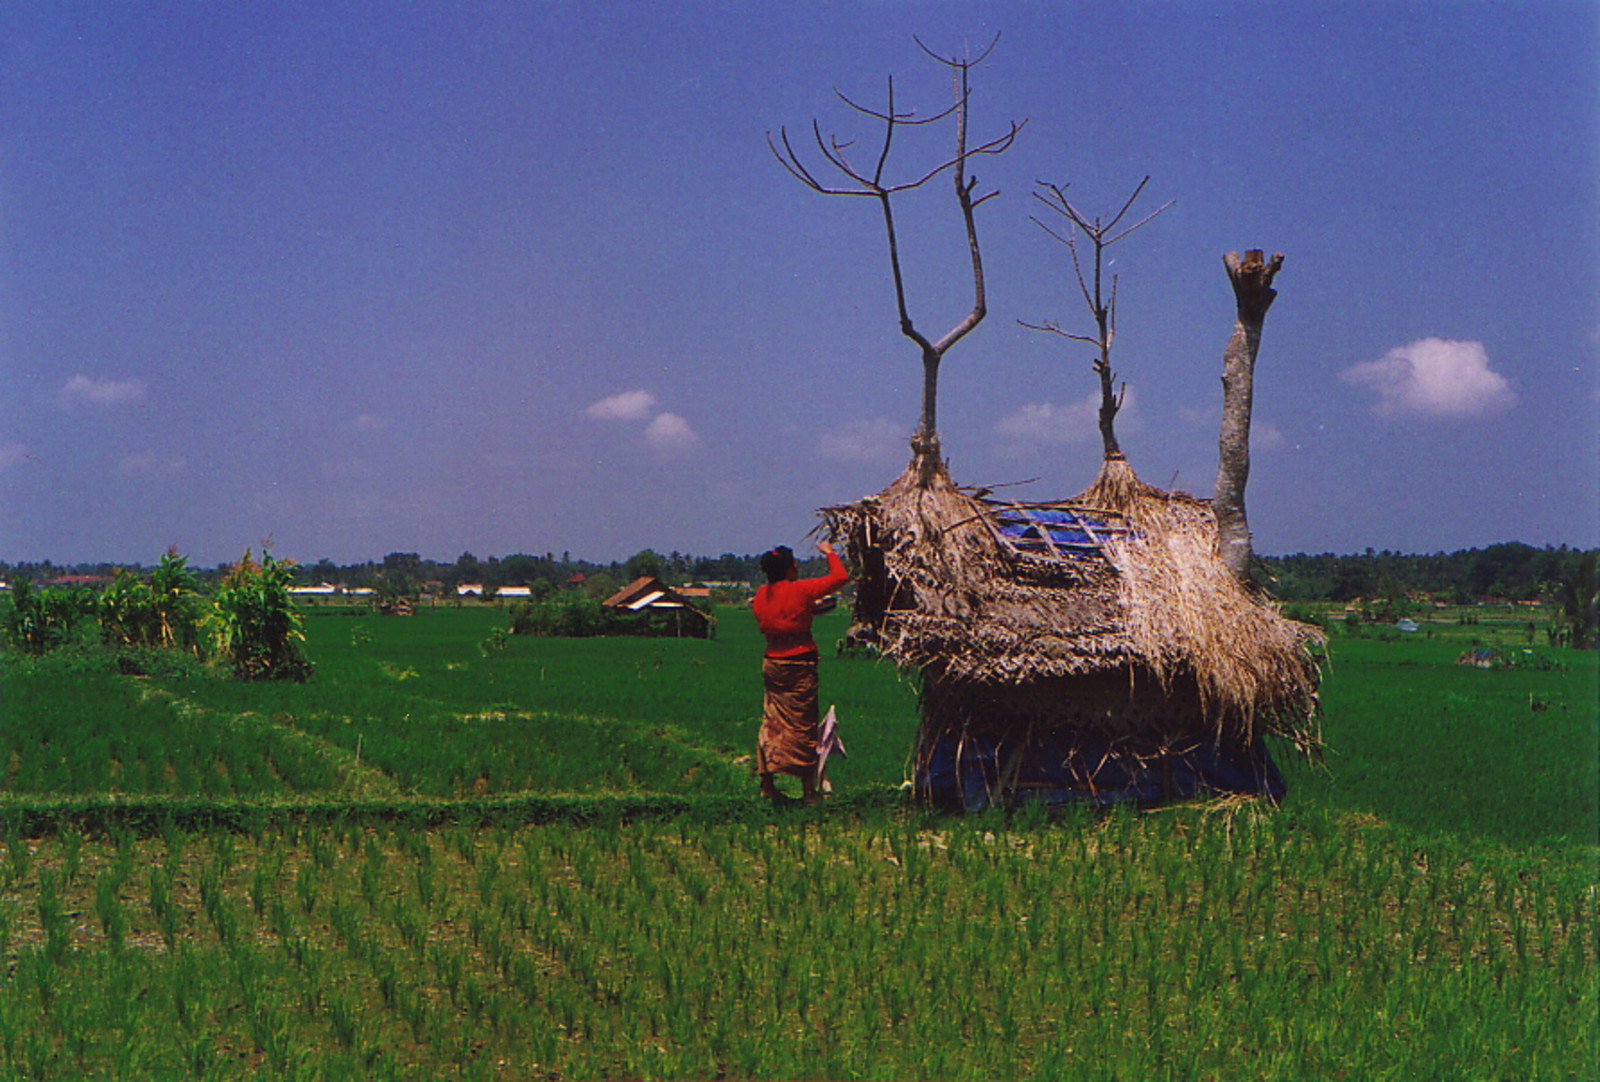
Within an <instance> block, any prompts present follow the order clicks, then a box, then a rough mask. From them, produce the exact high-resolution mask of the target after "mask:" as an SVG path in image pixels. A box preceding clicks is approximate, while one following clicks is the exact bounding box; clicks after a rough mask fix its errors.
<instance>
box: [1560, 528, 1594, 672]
mask: <svg viewBox="0 0 1600 1082" xmlns="http://www.w3.org/2000/svg"><path fill="white" fill-rule="evenodd" d="M1596 561H1597V554H1596V553H1593V552H1590V553H1586V554H1585V555H1584V557H1583V559H1581V560H1579V561H1578V564H1577V566H1576V567H1574V568H1573V569H1572V571H1571V572H1570V573H1569V574H1567V575H1565V576H1563V577H1562V578H1561V580H1560V581H1559V582H1557V583H1554V584H1552V586H1551V589H1550V593H1551V596H1552V598H1553V600H1554V601H1555V602H1556V626H1555V631H1556V634H1555V636H1554V637H1555V638H1559V639H1560V640H1562V641H1563V642H1564V644H1565V645H1567V646H1571V647H1573V648H1574V649H1577V650H1588V649H1590V648H1592V647H1594V646H1597V645H1600V636H1597V635H1596V625H1597V623H1600V575H1597V573H1596Z"/></svg>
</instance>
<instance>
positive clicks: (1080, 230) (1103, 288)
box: [1023, 177, 1172, 459]
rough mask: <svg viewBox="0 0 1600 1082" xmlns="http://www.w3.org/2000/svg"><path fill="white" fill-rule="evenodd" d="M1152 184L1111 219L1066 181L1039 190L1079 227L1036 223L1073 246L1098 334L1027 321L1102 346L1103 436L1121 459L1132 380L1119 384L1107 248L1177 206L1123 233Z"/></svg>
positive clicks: (1096, 365) (1098, 369) (1108, 451)
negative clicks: (1091, 210) (1090, 209)
mask: <svg viewBox="0 0 1600 1082" xmlns="http://www.w3.org/2000/svg"><path fill="white" fill-rule="evenodd" d="M1148 183H1150V178H1149V177H1145V178H1144V179H1143V180H1141V181H1139V183H1138V184H1136V185H1134V188H1133V192H1132V193H1131V194H1130V195H1129V196H1128V198H1127V199H1125V200H1124V201H1123V202H1122V205H1121V206H1120V207H1118V208H1117V212H1116V213H1115V214H1113V215H1112V216H1111V218H1110V220H1109V221H1106V220H1102V219H1100V218H1092V219H1091V218H1090V217H1089V216H1088V215H1086V214H1084V213H1083V212H1081V211H1080V210H1078V208H1077V207H1075V206H1073V205H1072V201H1071V200H1069V199H1068V198H1067V194H1066V188H1065V187H1064V186H1063V185H1059V184H1051V183H1049V182H1048V181H1040V182H1039V187H1040V188H1041V189H1043V190H1042V191H1036V192H1034V193H1033V195H1034V198H1035V199H1037V200H1039V202H1041V203H1043V204H1044V205H1045V206H1047V207H1049V208H1050V209H1051V210H1053V211H1055V212H1056V213H1057V214H1060V215H1062V216H1063V217H1065V218H1066V219H1067V220H1068V221H1069V222H1071V223H1072V226H1073V229H1074V230H1075V231H1076V234H1077V235H1074V233H1073V232H1071V231H1068V232H1066V233H1065V234H1064V235H1063V233H1058V232H1056V231H1055V230H1054V229H1052V228H1050V226H1049V225H1047V224H1046V223H1044V222H1042V221H1040V220H1039V219H1038V218H1034V219H1033V222H1034V224H1035V225H1037V226H1038V227H1039V228H1040V229H1042V230H1044V231H1045V232H1046V233H1048V234H1049V235H1050V236H1051V237H1052V238H1054V239H1055V240H1057V241H1060V242H1061V243H1062V244H1065V245H1066V246H1067V251H1068V252H1069V253H1070V254H1071V256H1072V274H1073V278H1074V279H1075V280H1076V281H1077V283H1078V292H1079V293H1080V294H1082V296H1083V300H1084V303H1085V305H1087V306H1088V309H1089V313H1090V315H1091V316H1093V317H1094V323H1095V332H1096V333H1095V335H1094V336H1093V337H1090V336H1088V335H1076V334H1067V333H1066V332H1064V331H1062V330H1060V328H1059V327H1058V326H1057V325H1056V324H1054V323H1052V322H1049V321H1046V322H1045V323H1043V324H1038V325H1035V324H1029V323H1024V324H1023V326H1024V327H1030V328H1031V329H1033V330H1044V331H1052V332H1054V333H1056V334H1060V335H1061V336H1062V337H1065V338H1070V339H1072V340H1073V341H1075V342H1083V343H1085V344H1087V345H1091V346H1094V347H1095V348H1096V350H1097V353H1098V356H1096V357H1095V359H1094V362H1093V365H1092V366H1091V367H1092V368H1093V370H1094V372H1095V374H1096V375H1097V376H1099V378H1100V418H1099V420H1100V436H1101V440H1102V442H1103V443H1104V446H1105V455H1106V457H1107V458H1108V459H1109V458H1119V457H1121V454H1122V452H1121V450H1120V448H1119V447H1118V445H1117V438H1116V430H1115V420H1116V416H1117V412H1118V411H1119V410H1121V409H1122V403H1123V399H1124V396H1125V394H1126V391H1127V384H1125V383H1124V384H1123V385H1122V388H1121V389H1120V390H1118V389H1117V388H1116V382H1115V381H1116V372H1115V371H1114V370H1113V369H1112V367H1111V347H1112V344H1113V342H1114V341H1115V340H1116V335H1117V286H1118V280H1117V276H1116V275H1114V274H1113V275H1112V276H1111V281H1110V283H1109V290H1108V289H1107V283H1106V281H1105V273H1104V272H1105V253H1106V249H1107V248H1110V247H1111V246H1112V245H1113V244H1116V243H1117V242H1118V241H1120V240H1123V239H1124V238H1126V237H1127V236H1128V235H1129V234H1131V233H1133V232H1134V231H1135V230H1138V229H1139V228H1141V227H1143V226H1144V225H1146V224H1148V223H1149V222H1150V221H1151V220H1153V219H1154V218H1155V217H1156V216H1157V215H1159V214H1160V213H1161V212H1162V211H1164V210H1166V209H1167V208H1168V207H1170V206H1172V202H1171V201H1168V202H1166V203H1164V204H1162V205H1161V206H1159V207H1157V208H1156V209H1155V210H1154V211H1152V212H1151V213H1149V214H1147V215H1145V216H1144V217H1143V218H1141V219H1140V220H1139V221H1137V222H1135V223H1134V224H1133V225H1131V226H1129V227H1127V228H1126V229H1124V230H1122V231H1121V232H1117V227H1118V225H1120V224H1121V222H1122V220H1123V218H1125V217H1126V216H1127V214H1128V212H1129V211H1130V210H1131V209H1133V205H1134V203H1135V202H1137V201H1138V199H1139V195H1140V193H1142V192H1143V191H1144V189H1145V185H1147V184H1148ZM1079 239H1086V240H1087V241H1088V242H1089V244H1090V246H1091V247H1092V248H1093V250H1094V253H1093V265H1092V267H1091V269H1090V270H1089V271H1088V272H1087V273H1086V272H1085V270H1084V265H1083V261H1082V260H1081V259H1080V258H1079V256H1078V244H1077V242H1078V240H1079Z"/></svg>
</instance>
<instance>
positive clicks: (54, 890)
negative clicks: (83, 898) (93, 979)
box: [38, 871, 72, 965]
mask: <svg viewBox="0 0 1600 1082" xmlns="http://www.w3.org/2000/svg"><path fill="white" fill-rule="evenodd" d="M38 914H39V928H40V930H41V931H42V932H43V933H44V957H45V958H46V959H47V960H48V961H49V962H50V964H51V965H60V964H62V963H63V962H65V961H66V960H67V953H68V952H69V951H70V950H71V949H72V925H71V924H70V923H69V920H70V918H69V917H68V916H67V913H66V908H65V907H64V906H63V905H62V902H61V881H60V879H59V878H58V877H57V876H56V875H55V873H53V872H50V871H43V872H40V873H39V884H38Z"/></svg>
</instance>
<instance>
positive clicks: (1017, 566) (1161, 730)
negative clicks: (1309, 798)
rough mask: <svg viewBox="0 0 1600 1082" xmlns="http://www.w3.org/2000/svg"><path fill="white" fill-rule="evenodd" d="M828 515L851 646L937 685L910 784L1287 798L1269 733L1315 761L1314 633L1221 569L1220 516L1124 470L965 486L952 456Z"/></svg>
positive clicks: (1110, 466) (1014, 792)
mask: <svg viewBox="0 0 1600 1082" xmlns="http://www.w3.org/2000/svg"><path fill="white" fill-rule="evenodd" d="M914 450H915V454H914V457H913V459H912V462H911V465H910V466H908V467H907V469H906V471H905V473H903V474H902V475H901V476H900V477H899V478H898V479H896V480H895V481H894V482H893V483H892V484H891V485H889V487H888V488H886V489H884V490H883V491H882V492H880V493H879V494H877V495H876V496H870V497H867V498H866V499H863V500H861V501H860V502H859V503H855V504H850V505H846V506H841V507H832V508H827V509H825V510H824V511H823V512H822V514H823V518H824V526H825V529H826V530H827V532H828V533H829V534H830V535H831V536H832V538H833V539H834V540H835V541H836V542H838V543H841V544H842V545H843V546H844V548H845V551H846V553H847V555H848V558H849V559H850V561H851V562H852V564H853V565H854V566H855V567H857V568H859V569H860V577H859V582H858V584H857V588H856V601H855V626H854V628H853V634H854V637H855V638H857V639H858V640H865V641H867V642H870V643H872V644H873V645H875V646H876V647H877V649H878V650H879V651H880V652H881V653H882V654H883V655H884V656H885V657H887V658H890V659H892V660H893V661H895V662H896V663H898V664H900V665H901V666H904V667H906V668H909V669H912V670H915V671H916V672H918V673H919V674H920V676H921V713H922V722H921V729H920V732H919V736H918V740H917V746H916V751H915V760H914V771H915V779H916V785H917V789H918V791H919V793H920V794H921V795H922V796H924V797H925V798H927V799H929V800H931V801H933V802H935V803H938V804H942V805H947V806H957V807H965V808H969V809H976V808H981V807H984V806H987V805H988V804H990V803H991V802H1004V803H1007V804H1011V803H1016V802H1018V801H1021V800H1027V799H1030V798H1033V799H1043V800H1046V801H1048V802H1062V801H1073V800H1087V801H1090V802H1095V803H1108V802H1112V801H1120V800H1138V801H1141V802H1155V801H1159V800H1162V799H1169V798H1174V797H1180V796H1185V795H1189V794H1192V793H1195V792H1198V791H1204V790H1213V791H1217V790H1220V791H1232V792H1247V793H1266V794H1269V795H1273V796H1277V795H1281V793H1282V791H1283V782H1282V778H1281V775H1279V774H1278V772H1277V770H1276V768H1275V767H1274V766H1273V764H1272V761H1271V759H1270V757H1269V755H1268V754H1267V751H1266V746H1265V744H1264V742H1263V737H1264V736H1266V735H1268V734H1271V735H1276V736H1279V737H1283V738H1285V739H1287V740H1288V741H1289V742H1290V743H1291V744H1293V746H1294V747H1296V748H1297V749H1299V750H1301V751H1304V752H1308V753H1315V751H1316V750H1317V749H1318V748H1319V746H1320V739H1319V735H1318V732H1317V726H1316V694H1317V683H1318V676H1319V670H1318V667H1317V664H1316V661H1315V658H1314V656H1313V654H1312V652H1311V648H1312V646H1313V645H1314V644H1315V642H1316V639H1317V633H1316V631H1315V629H1312V628H1309V627H1307V626H1305V625H1302V624H1298V623H1295V622H1293V621H1290V620H1287V619H1285V618H1284V617H1283V616H1281V615H1280V614H1279V613H1278V611H1277V610H1276V608H1275V607H1273V606H1272V605H1270V604H1268V603H1265V602H1264V601H1263V600H1261V599H1259V598H1257V597H1255V596H1252V595H1251V593H1249V592H1248V591H1247V589H1246V587H1244V586H1243V585H1241V584H1240V582H1239V580H1238V579H1237V578H1236V577H1235V576H1234V575H1233V574H1232V573H1231V572H1230V571H1229V570H1228V569H1227V567H1225V566H1224V564H1223V563H1222V561H1221V559H1220V558H1219V556H1218V555H1217V526H1216V519H1215V517H1214V516H1213V514H1212V511H1211V507H1210V505H1209V504H1208V502H1207V501H1205V500H1201V499H1197V498H1195V497H1192V496H1189V495H1186V494H1183V493H1179V492H1165V491H1162V490H1161V489H1158V488H1155V487H1153V486H1151V485H1147V484H1145V483H1144V482H1142V481H1140V480H1139V479H1138V477H1137V476H1135V474H1134V472H1133V470H1132V468H1131V467H1130V466H1129V465H1128V464H1127V462H1126V461H1124V460H1123V459H1122V458H1121V457H1120V456H1117V457H1112V458H1108V459H1107V460H1106V461H1105V463H1104V464H1103V466H1102V468H1101V470H1100V474H1099V476H1098V477H1097V478H1096V480H1095V482H1094V483H1093V484H1092V485H1090V486H1089V488H1088V489H1086V490H1085V491H1084V492H1083V493H1081V494H1080V495H1078V496H1077V497H1075V498H1074V499H1070V500H1064V501H1061V502H1054V503H1019V502H1007V501H1005V500H1001V499H996V498H993V497H992V496H991V495H990V494H989V493H986V492H983V491H971V490H967V489H963V488H960V487H958V486H957V485H956V484H955V483H954V482H953V481H952V480H951V478H950V474H949V471H948V468H947V466H946V464H945V463H944V462H943V461H942V460H941V459H940V458H939V455H938V444H937V442H936V441H928V442H927V443H925V444H922V445H915V446H914Z"/></svg>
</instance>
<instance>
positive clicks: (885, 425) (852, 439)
mask: <svg viewBox="0 0 1600 1082" xmlns="http://www.w3.org/2000/svg"><path fill="white" fill-rule="evenodd" d="M906 439H907V437H906V433H905V430H904V429H902V428H901V427H900V426H899V425H897V424H895V423H894V422H893V421H889V420H885V419H883V418H881V417H879V418H875V419H873V420H870V421H847V422H846V423H845V424H843V425H841V426H840V427H839V428H838V429H836V430H834V431H833V432H829V433H827V434H826V435H823V436H821V437H819V438H818V440H817V453H818V454H820V455H821V456H822V457H823V458H831V459H833V460H835V461H837V462H865V463H873V464H884V465H893V464H895V463H897V462H900V461H901V460H903V459H905V458H908V457H909V456H910V454H911V452H910V450H908V445H907V443H906Z"/></svg>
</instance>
